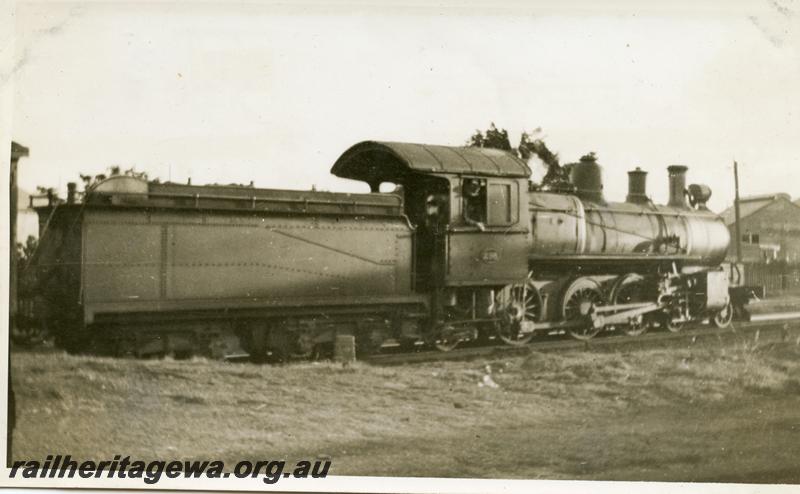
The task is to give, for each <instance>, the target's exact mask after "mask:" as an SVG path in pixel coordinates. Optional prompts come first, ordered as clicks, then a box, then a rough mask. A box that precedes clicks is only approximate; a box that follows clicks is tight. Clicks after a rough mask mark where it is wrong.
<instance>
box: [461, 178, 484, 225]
mask: <svg viewBox="0 0 800 494" xmlns="http://www.w3.org/2000/svg"><path fill="white" fill-rule="evenodd" d="M462 193H463V195H464V222H465V223H466V224H468V225H472V226H477V227H478V229H479V230H480V231H485V230H486V182H485V181H484V180H479V179H477V178H468V179H466V180H464V184H463V187H462Z"/></svg>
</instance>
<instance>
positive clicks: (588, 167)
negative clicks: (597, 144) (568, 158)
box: [569, 153, 604, 203]
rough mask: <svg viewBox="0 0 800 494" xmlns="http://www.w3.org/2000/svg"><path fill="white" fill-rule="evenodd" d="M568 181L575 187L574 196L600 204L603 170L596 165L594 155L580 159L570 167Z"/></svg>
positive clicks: (601, 200)
mask: <svg viewBox="0 0 800 494" xmlns="http://www.w3.org/2000/svg"><path fill="white" fill-rule="evenodd" d="M569 178H570V181H571V182H572V183H573V184H574V185H575V188H576V189H577V190H576V195H577V196H578V197H580V198H581V199H584V200H586V201H592V202H599V203H602V202H604V201H603V169H602V168H601V167H600V165H599V164H598V163H597V158H596V157H595V156H594V153H590V154H588V155H586V156H584V157H582V158H581V160H580V162H579V163H574V164H572V165H571V167H570V177H569Z"/></svg>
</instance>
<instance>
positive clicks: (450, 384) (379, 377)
mask: <svg viewBox="0 0 800 494" xmlns="http://www.w3.org/2000/svg"><path fill="white" fill-rule="evenodd" d="M12 373H13V374H12V379H13V383H14V389H15V392H16V395H17V404H18V412H17V413H18V428H17V431H16V432H15V449H16V451H15V454H14V456H15V457H16V458H19V459H23V458H24V459H28V458H31V459H41V458H44V457H45V456H46V455H47V454H70V455H72V456H73V457H77V458H85V459H106V458H111V457H113V456H114V455H115V454H122V455H130V456H132V457H136V458H139V459H144V460H147V459H189V458H191V459H223V460H225V461H226V463H230V464H233V463H235V462H236V461H238V460H241V459H252V460H262V459H265V460H268V459H280V458H286V459H289V460H294V459H296V458H299V457H306V458H319V457H324V458H327V457H330V458H331V459H332V462H333V463H332V468H331V474H332V475H392V476H441V477H495V478H549V479H558V478H573V479H616V480H682V481H697V480H707V481H738V482H800V466H798V463H797V458H798V457H800V416H799V415H798V412H797V410H798V406H799V405H800V346H798V344H797V343H796V342H795V341H791V342H786V343H771V344H764V345H757V344H754V343H753V342H752V341H745V340H736V341H729V342H727V343H726V344H724V345H720V346H712V345H704V346H699V344H698V346H696V347H688V348H686V347H684V348H671V349H659V350H637V351H632V352H629V353H592V352H571V353H559V354H540V353H531V354H530V355H527V356H524V357H513V358H504V359H501V360H482V361H474V362H468V363H463V362H446V363H438V364H425V365H413V366H404V367H393V368H377V367H370V366H367V365H361V364H357V365H354V366H351V367H347V368H343V367H342V366H340V365H336V364H331V363H320V364H313V363H305V364H295V365H286V366H256V365H250V364H228V363H223V362H214V361H205V360H202V359H197V360H191V361H170V360H162V361H136V360H114V359H104V358H96V357H79V356H70V355H65V354H59V353H54V354H37V353H16V354H13V355H12Z"/></svg>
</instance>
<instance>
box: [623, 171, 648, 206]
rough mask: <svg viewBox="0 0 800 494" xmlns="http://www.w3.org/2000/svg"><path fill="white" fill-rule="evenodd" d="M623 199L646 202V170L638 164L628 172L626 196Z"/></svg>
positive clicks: (632, 201) (639, 202)
mask: <svg viewBox="0 0 800 494" xmlns="http://www.w3.org/2000/svg"><path fill="white" fill-rule="evenodd" d="M625 200H626V201H627V202H630V203H634V204H641V203H644V202H647V172H646V171H644V170H642V169H641V168H639V167H638V166H637V167H636V169H635V170H631V171H629V172H628V197H626V198H625Z"/></svg>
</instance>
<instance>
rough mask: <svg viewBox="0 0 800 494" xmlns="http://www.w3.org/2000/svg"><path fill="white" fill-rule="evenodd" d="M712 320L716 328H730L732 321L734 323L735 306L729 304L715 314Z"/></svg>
mask: <svg viewBox="0 0 800 494" xmlns="http://www.w3.org/2000/svg"><path fill="white" fill-rule="evenodd" d="M711 320H712V321H713V323H714V326H716V327H718V328H719V329H725V328H727V327H728V326H730V325H731V321H733V306H732V305H731V303H730V302H728V303H727V304H726V305H725V307H723V308H722V309H720V311H719V312H717V313H716V314H714V317H713V318H712V319H711Z"/></svg>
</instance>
